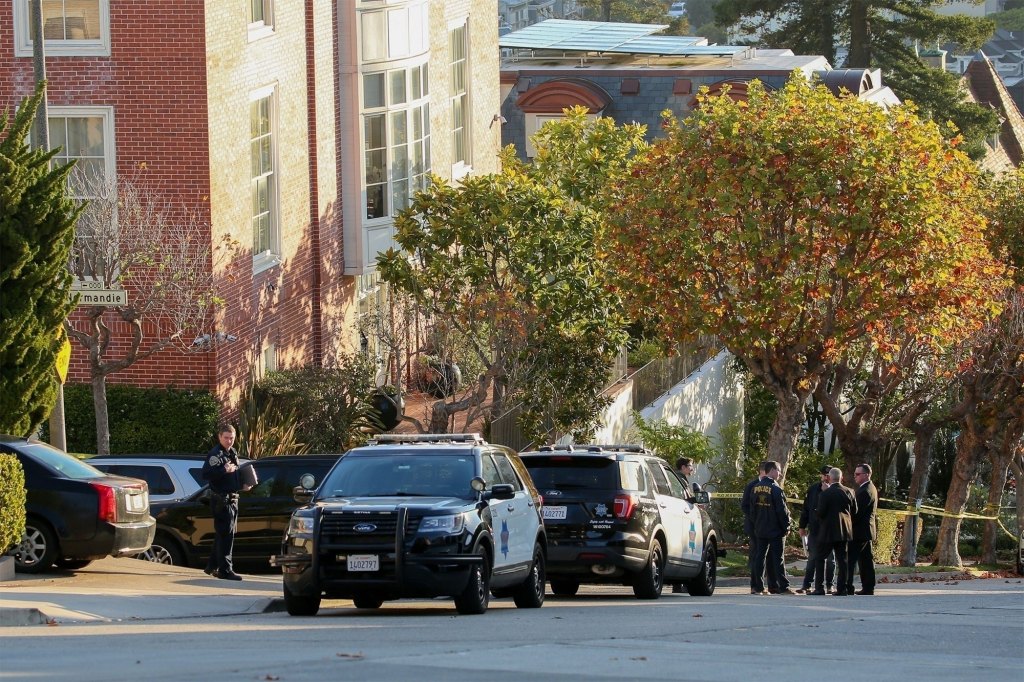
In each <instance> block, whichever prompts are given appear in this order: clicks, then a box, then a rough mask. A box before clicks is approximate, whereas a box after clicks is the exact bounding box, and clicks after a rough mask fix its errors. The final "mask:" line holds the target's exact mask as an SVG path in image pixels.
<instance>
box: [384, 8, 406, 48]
mask: <svg viewBox="0 0 1024 682" xmlns="http://www.w3.org/2000/svg"><path fill="white" fill-rule="evenodd" d="M408 54H409V12H408V10H407V9H406V8H404V7H403V8H401V9H395V10H389V11H388V57H389V58H391V59H396V58H398V57H405V56H406V55H408Z"/></svg>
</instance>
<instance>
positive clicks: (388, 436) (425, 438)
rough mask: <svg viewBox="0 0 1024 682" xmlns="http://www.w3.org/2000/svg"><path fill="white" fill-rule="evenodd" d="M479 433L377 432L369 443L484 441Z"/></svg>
mask: <svg viewBox="0 0 1024 682" xmlns="http://www.w3.org/2000/svg"><path fill="white" fill-rule="evenodd" d="M484 442H485V441H484V439H483V438H482V437H481V436H480V434H479V433H379V434H377V435H376V436H371V437H370V443H381V444H383V443H484Z"/></svg>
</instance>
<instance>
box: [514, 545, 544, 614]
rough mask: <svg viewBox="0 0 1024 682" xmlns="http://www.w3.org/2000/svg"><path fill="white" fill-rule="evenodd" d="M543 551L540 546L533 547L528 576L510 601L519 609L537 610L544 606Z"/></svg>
mask: <svg viewBox="0 0 1024 682" xmlns="http://www.w3.org/2000/svg"><path fill="white" fill-rule="evenodd" d="M544 579H545V573H544V550H543V549H541V547H540V545H534V547H533V563H532V564H531V565H530V575H529V577H527V579H526V580H524V581H523V582H522V584H521V585H520V586H519V587H518V588H516V591H515V593H513V595H512V600H513V601H514V602H515V604H516V607H518V608H520V609H539V608H540V607H541V606H543V605H544V586H545V584H546V583H545V580H544Z"/></svg>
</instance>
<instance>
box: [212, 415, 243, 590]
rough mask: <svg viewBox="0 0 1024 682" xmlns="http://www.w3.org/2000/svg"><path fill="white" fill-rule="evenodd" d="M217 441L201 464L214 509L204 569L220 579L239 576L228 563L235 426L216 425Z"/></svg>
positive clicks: (235, 484) (234, 507)
mask: <svg viewBox="0 0 1024 682" xmlns="http://www.w3.org/2000/svg"><path fill="white" fill-rule="evenodd" d="M217 440H218V441H219V442H218V443H217V445H216V446H215V447H214V448H213V449H212V450H210V452H209V453H208V456H207V458H206V462H205V463H204V464H203V479H204V480H206V481H209V482H210V492H211V493H212V494H211V496H210V507H211V508H212V509H213V530H214V533H215V535H214V542H213V552H212V553H211V554H210V558H209V560H208V561H207V562H206V572H207V573H208V574H210V575H215V576H217V577H218V578H221V579H223V580H241V579H242V576H240V575H238V574H237V573H235V569H234V567H233V566H232V565H231V551H232V548H233V547H234V544H235V529H236V528H237V525H238V491H239V490H241V489H242V485H241V481H240V480H239V478H238V453H237V452H235V449H234V447H232V446H233V445H234V444H235V427H233V426H231V425H230V424H222V425H221V426H220V427H218V428H217Z"/></svg>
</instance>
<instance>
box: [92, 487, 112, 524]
mask: <svg viewBox="0 0 1024 682" xmlns="http://www.w3.org/2000/svg"><path fill="white" fill-rule="evenodd" d="M89 485H91V486H92V487H93V490H95V491H96V494H97V495H99V501H100V505H99V511H98V512H97V516H98V517H99V520H100V521H109V522H110V523H114V522H115V521H117V492H116V491H115V490H114V489H113V488H111V487H110V486H109V485H103V484H102V483H90V484H89Z"/></svg>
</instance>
